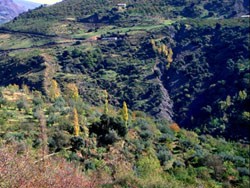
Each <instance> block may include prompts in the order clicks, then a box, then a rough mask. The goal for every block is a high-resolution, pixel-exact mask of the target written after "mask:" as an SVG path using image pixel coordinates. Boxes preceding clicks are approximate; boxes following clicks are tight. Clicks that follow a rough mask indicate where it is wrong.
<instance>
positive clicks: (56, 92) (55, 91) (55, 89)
mask: <svg viewBox="0 0 250 188" xmlns="http://www.w3.org/2000/svg"><path fill="white" fill-rule="evenodd" d="M60 96H61V91H60V88H59V86H58V83H57V81H56V80H54V79H53V80H51V86H50V98H51V99H52V100H55V99H57V98H58V97H60Z"/></svg>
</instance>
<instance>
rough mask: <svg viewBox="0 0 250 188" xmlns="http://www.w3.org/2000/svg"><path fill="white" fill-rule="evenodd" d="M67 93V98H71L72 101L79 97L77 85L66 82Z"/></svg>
mask: <svg viewBox="0 0 250 188" xmlns="http://www.w3.org/2000/svg"><path fill="white" fill-rule="evenodd" d="M66 92H67V94H68V96H69V98H71V99H73V100H74V101H77V99H78V98H79V92H78V87H77V86H76V84H74V83H69V84H67V91H66Z"/></svg>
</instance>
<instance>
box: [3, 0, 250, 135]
mask: <svg viewBox="0 0 250 188" xmlns="http://www.w3.org/2000/svg"><path fill="white" fill-rule="evenodd" d="M117 2H118V1H96V2H92V1H87V0H84V1H73V0H71V1H63V2H61V3H58V4H56V5H53V6H49V7H39V8H37V9H35V10H33V11H29V12H28V13H25V14H22V15H21V16H20V17H18V18H17V19H15V20H13V22H11V23H8V24H6V25H4V26H3V27H2V29H3V30H2V31H1V32H2V34H0V42H1V46H0V50H1V52H0V53H1V54H2V56H1V57H0V74H1V77H2V79H1V80H0V84H1V85H5V86H6V85H8V84H10V83H16V84H19V85H22V84H23V83H26V84H27V85H29V86H30V87H32V88H34V89H39V90H41V91H43V92H44V94H45V93H46V91H45V90H46V89H45V87H44V80H47V76H48V74H47V71H48V70H51V71H52V73H50V77H52V78H54V79H56V80H57V81H58V82H59V83H60V87H61V88H65V85H66V84H67V83H68V82H75V83H77V85H78V87H79V91H80V94H81V95H82V96H84V98H85V99H86V100H87V101H88V102H90V103H92V104H95V105H99V104H100V95H101V94H100V93H101V91H102V90H107V91H108V93H109V94H110V95H109V96H110V98H109V101H110V103H111V104H112V105H114V106H119V104H121V103H122V102H123V101H126V102H127V104H128V106H129V108H130V109H132V110H134V111H136V110H142V111H144V112H147V113H148V114H150V115H152V116H154V117H156V118H166V119H168V120H169V121H172V120H174V121H176V122H177V123H178V124H180V125H181V126H182V127H186V128H192V129H195V130H196V131H199V132H205V133H210V134H213V135H223V136H225V137H227V138H230V139H244V140H248V139H249V135H248V134H247V132H248V130H249V127H248V123H249V121H250V119H249V112H250V110H249V107H248V106H247V103H248V102H249V95H248V93H249V84H248V79H249V66H247V63H248V62H249V57H248V52H249V48H248V46H249V40H248V35H249V20H248V18H238V17H239V16H240V15H241V14H245V13H246V7H247V6H249V5H248V4H246V2H245V1H244V2H243V1H237V3H235V1H225V2H224V1H223V2H219V3H218V2H215V1H204V2H202V3H199V1H194V4H191V3H189V2H183V1H167V2H166V1H160V0H158V1H154V2H153V1H139V0H138V1H136V2H135V1H126V2H127V3H128V4H127V8H126V9H118V8H117V5H116V3H117ZM146 2H147V3H146ZM215 5H216V6H215ZM194 6H198V7H199V8H200V9H199V10H201V9H202V10H203V9H204V10H205V9H206V10H207V12H206V14H203V15H202V14H197V15H195V14H192V13H191V12H190V8H189V9H188V7H194ZM160 7H162V10H161V8H160ZM167 8H169V9H171V11H169V12H166V11H164V10H165V9H167ZM196 8H197V7H196ZM69 10H71V11H69ZM192 10H193V9H192ZM226 10H228V11H226ZM193 13H196V12H193ZM145 15H146V16H145ZM183 16H185V17H183ZM190 16H191V17H194V18H195V19H193V18H192V19H190V18H188V17H190ZM170 17H172V18H173V19H167V18H170ZM228 17H231V18H228ZM218 18H220V19H218ZM48 57H49V58H48ZM49 72H50V71H49ZM232 80H234V81H232Z"/></svg>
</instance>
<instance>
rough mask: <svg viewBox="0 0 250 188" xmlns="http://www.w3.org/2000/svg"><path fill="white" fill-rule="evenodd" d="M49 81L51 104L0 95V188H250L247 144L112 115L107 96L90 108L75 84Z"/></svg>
mask: <svg viewBox="0 0 250 188" xmlns="http://www.w3.org/2000/svg"><path fill="white" fill-rule="evenodd" d="M49 82H51V83H52V84H51V86H50V87H49V88H50V93H49V95H48V96H49V98H48V97H47V96H44V95H41V93H40V92H38V91H34V90H33V91H30V89H29V88H28V87H27V86H26V85H23V86H22V88H21V89H19V87H18V86H17V85H10V86H8V87H5V88H3V87H2V88H1V90H0V91H1V92H0V101H1V103H0V123H1V127H0V144H1V145H0V156H1V163H0V169H1V171H0V178H1V180H2V181H0V187H5V188H9V187H13V186H15V187H20V186H25V187H26V186H27V187H34V188H35V187H40V186H41V185H42V186H43V187H45V188H49V187H62V188H64V187H65V188H66V187H68V188H75V187H79V188H80V187H89V188H90V187H96V188H97V187H110V188H111V187H138V188H152V187H157V188H166V187H172V188H179V187H188V188H194V187H198V186H203V187H205V188H209V187H216V188H222V187H239V188H245V187H248V185H249V169H248V167H249V145H246V144H240V143H236V142H227V141H225V139H222V138H217V139H215V138H213V137H211V136H210V135H197V134H196V133H194V132H191V131H187V130H185V129H180V128H179V126H178V125H177V124H176V123H170V122H168V121H166V120H159V119H158V120H155V119H152V118H150V117H148V116H147V115H146V114H145V113H143V112H139V111H131V110H130V109H127V108H126V106H125V105H126V104H123V105H120V106H123V107H122V108H116V109H114V108H113V107H112V106H111V105H110V104H109V100H107V99H108V98H109V96H108V93H107V92H105V91H102V93H101V94H102V97H101V98H100V100H101V101H103V102H102V105H101V106H98V107H97V106H92V105H89V104H88V101H87V100H85V99H81V98H80V97H79V94H78V88H77V87H76V85H75V84H74V83H68V84H67V86H65V89H64V90H65V92H62V91H60V90H59V88H58V85H57V82H56V81H55V80H50V81H49ZM63 158H64V159H66V160H67V161H68V162H66V161H65V160H64V159H63ZM76 166H77V168H76Z"/></svg>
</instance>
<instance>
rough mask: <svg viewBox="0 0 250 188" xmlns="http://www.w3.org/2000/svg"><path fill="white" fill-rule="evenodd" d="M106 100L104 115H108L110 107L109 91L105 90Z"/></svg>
mask: <svg viewBox="0 0 250 188" xmlns="http://www.w3.org/2000/svg"><path fill="white" fill-rule="evenodd" d="M104 98H105V104H104V114H106V115H107V114H108V111H109V109H108V105H109V101H108V92H107V90H104Z"/></svg>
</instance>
